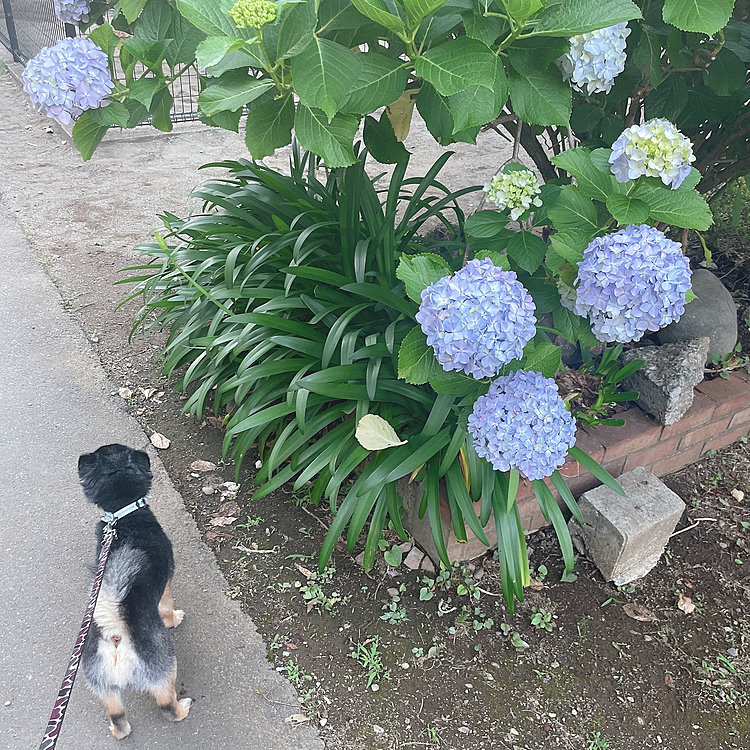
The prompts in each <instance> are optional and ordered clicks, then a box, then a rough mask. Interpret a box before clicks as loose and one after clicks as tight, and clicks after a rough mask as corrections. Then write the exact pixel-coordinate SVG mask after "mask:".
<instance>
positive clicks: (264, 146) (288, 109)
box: [245, 94, 294, 159]
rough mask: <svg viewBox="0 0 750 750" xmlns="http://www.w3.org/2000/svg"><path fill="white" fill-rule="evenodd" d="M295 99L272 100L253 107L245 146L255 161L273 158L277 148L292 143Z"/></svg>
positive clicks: (289, 96)
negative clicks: (266, 157) (272, 155)
mask: <svg viewBox="0 0 750 750" xmlns="http://www.w3.org/2000/svg"><path fill="white" fill-rule="evenodd" d="M293 127H294V99H293V98H292V96H291V94H290V95H288V96H285V97H284V98H283V99H271V101H269V102H263V103H262V104H257V105H256V106H251V107H250V109H249V111H248V113H247V123H246V125H245V145H246V146H247V150H248V151H249V152H250V154H251V155H252V157H253V158H254V159H262V158H263V157H264V156H271V154H273V153H274V151H276V149H277V148H282V147H283V146H287V145H288V144H289V143H291V142H292V128H293Z"/></svg>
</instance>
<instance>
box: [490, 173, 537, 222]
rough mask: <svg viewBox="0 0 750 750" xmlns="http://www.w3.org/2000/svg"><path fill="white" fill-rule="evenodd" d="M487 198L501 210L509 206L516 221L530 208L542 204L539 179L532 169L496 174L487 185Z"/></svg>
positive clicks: (512, 217)
mask: <svg viewBox="0 0 750 750" xmlns="http://www.w3.org/2000/svg"><path fill="white" fill-rule="evenodd" d="M484 191H485V192H486V193H487V200H488V201H490V202H491V203H494V204H495V205H496V206H497V207H498V208H500V209H501V210H503V209H506V208H509V209H510V218H511V219H513V221H515V220H516V219H518V217H519V216H520V215H521V214H522V213H524V212H525V211H527V210H528V209H530V208H531V207H532V206H536V207H537V208H538V207H539V206H541V205H542V200H541V198H540V197H539V193H540V189H539V180H537V178H536V175H535V174H534V173H533V172H532V171H531V170H530V169H514V170H513V171H511V172H507V173H503V174H496V175H495V176H494V177H493V178H492V179H491V180H490V181H489V182H488V183H487V184H486V185H485V186H484Z"/></svg>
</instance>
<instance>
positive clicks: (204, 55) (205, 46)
mask: <svg viewBox="0 0 750 750" xmlns="http://www.w3.org/2000/svg"><path fill="white" fill-rule="evenodd" d="M244 45H245V40H244V39H240V38H239V37H236V36H210V37H208V38H207V39H204V40H203V41H202V42H201V43H200V44H199V45H198V47H197V48H196V50H195V56H196V59H197V61H198V67H199V68H200V69H201V70H208V71H209V72H210V73H211V75H214V76H215V75H221V74H220V73H216V72H215V71H211V70H210V68H213V67H214V66H216V65H218V64H219V63H221V61H222V60H223V59H224V58H225V57H226V56H227V55H228V54H229V53H230V52H233V51H234V50H238V49H240V48H241V47H243V46H244ZM257 62H258V63H260V60H257ZM250 64H251V63H250V62H248V65H250Z"/></svg>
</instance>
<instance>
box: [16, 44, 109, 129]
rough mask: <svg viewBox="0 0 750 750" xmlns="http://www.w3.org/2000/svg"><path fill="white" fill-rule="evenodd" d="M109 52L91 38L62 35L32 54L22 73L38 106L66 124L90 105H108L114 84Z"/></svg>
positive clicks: (90, 107)
mask: <svg viewBox="0 0 750 750" xmlns="http://www.w3.org/2000/svg"><path fill="white" fill-rule="evenodd" d="M107 62H108V60H107V55H106V54H104V52H103V51H102V50H101V49H100V48H99V47H97V46H96V45H95V44H94V43H93V42H92V41H91V40H90V39H86V38H85V37H77V38H75V39H63V40H62V41H60V42H58V43H57V44H56V45H55V46H54V47H45V48H44V49H43V50H42V51H41V52H40V53H39V54H38V55H36V57H32V58H31V60H29V62H28V64H27V65H26V69H25V70H24V71H23V75H22V76H21V77H22V79H23V90H24V91H25V92H26V93H27V94H28V95H29V97H30V98H31V101H32V103H33V104H34V106H35V107H36V108H37V109H38V110H44V111H46V112H47V115H48V116H49V117H56V118H57V119H58V120H59V121H60V122H61V123H63V124H64V125H67V124H68V123H70V121H71V120H72V119H73V118H74V117H78V116H79V115H80V114H81V113H82V112H84V111H85V110H87V109H96V108H97V107H106V106H107V105H108V104H109V102H108V101H106V97H107V96H108V95H109V94H110V93H111V92H112V89H113V88H114V85H113V83H112V78H111V77H110V74H109V68H108V67H107Z"/></svg>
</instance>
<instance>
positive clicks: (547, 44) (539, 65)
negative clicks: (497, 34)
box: [508, 37, 570, 75]
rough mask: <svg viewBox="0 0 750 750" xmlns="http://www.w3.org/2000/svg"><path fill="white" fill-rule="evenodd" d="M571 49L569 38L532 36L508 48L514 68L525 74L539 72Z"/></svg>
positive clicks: (509, 57)
mask: <svg viewBox="0 0 750 750" xmlns="http://www.w3.org/2000/svg"><path fill="white" fill-rule="evenodd" d="M569 49H570V43H569V42H568V40H567V39H565V38H563V37H561V38H559V39H549V38H546V39H545V38H542V37H532V38H531V39H522V40H521V41H517V42H515V43H514V44H513V45H512V46H511V47H509V48H508V59H509V60H510V64H511V65H512V66H513V69H514V70H517V71H518V72H519V73H523V74H525V75H531V74H533V73H538V72H539V71H540V70H545V69H546V68H547V66H548V65H549V64H550V63H551V62H554V61H555V60H557V58H558V57H560V56H561V55H563V54H565V53H566V52H567V51H568V50H569Z"/></svg>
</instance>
